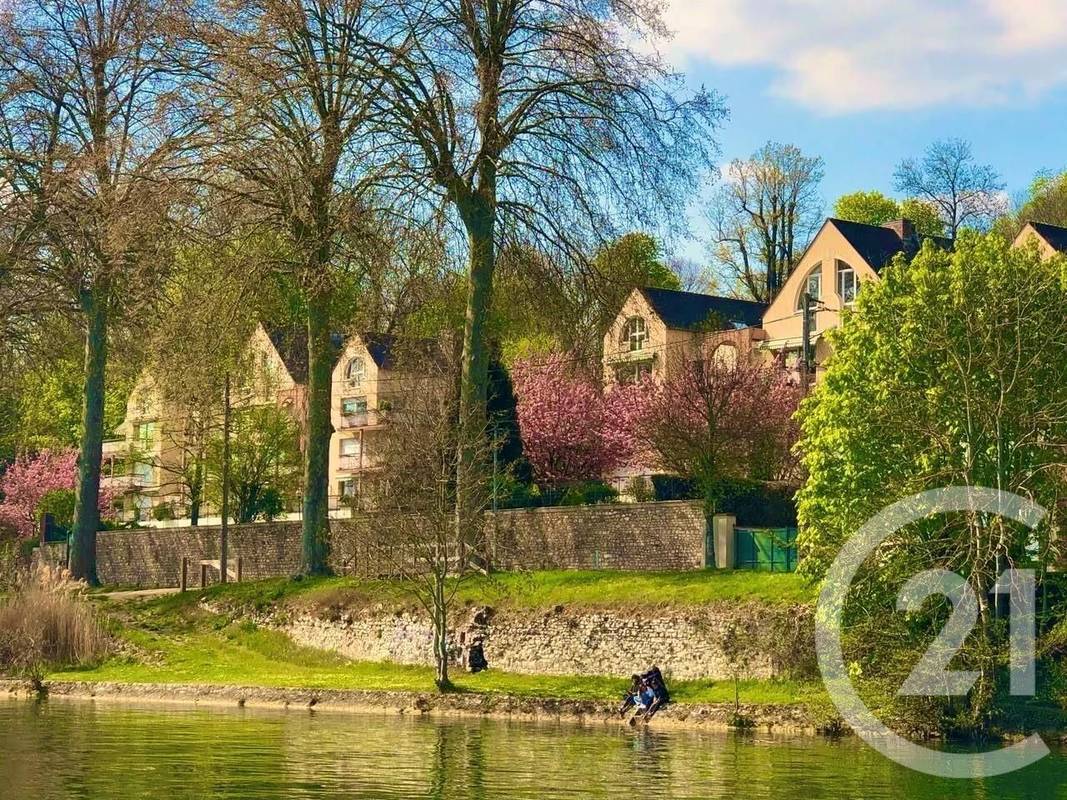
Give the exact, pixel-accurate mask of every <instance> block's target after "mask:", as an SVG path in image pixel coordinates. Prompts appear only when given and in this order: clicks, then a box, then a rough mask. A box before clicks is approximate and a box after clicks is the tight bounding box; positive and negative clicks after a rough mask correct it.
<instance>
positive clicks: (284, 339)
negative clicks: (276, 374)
mask: <svg viewBox="0 0 1067 800" xmlns="http://www.w3.org/2000/svg"><path fill="white" fill-rule="evenodd" d="M263 329H264V330H265V331H266V332H267V336H268V337H270V342H271V344H273V345H274V349H275V350H277V351H278V357H279V358H281V360H282V363H283V364H285V368H286V369H287V370H289V377H290V378H292V379H293V382H294V383H299V384H306V383H307V382H308V334H307V328H305V327H304V326H302V325H293V326H291V327H288V328H285V327H278V326H273V325H266V324H264V326H263ZM344 343H345V335H344V334H343V333H331V334H330V345H331V347H332V348H333V361H335V362H336V360H337V358H338V356H339V355H340V354H341V349H342V348H343V347H344Z"/></svg>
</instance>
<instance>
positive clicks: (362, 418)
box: [341, 411, 383, 430]
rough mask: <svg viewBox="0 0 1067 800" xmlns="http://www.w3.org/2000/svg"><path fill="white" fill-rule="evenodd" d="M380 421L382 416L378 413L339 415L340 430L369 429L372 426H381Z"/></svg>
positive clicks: (359, 412)
mask: <svg viewBox="0 0 1067 800" xmlns="http://www.w3.org/2000/svg"><path fill="white" fill-rule="evenodd" d="M382 421H383V417H382V414H381V413H380V412H378V411H357V412H356V413H354V414H345V413H343V412H342V414H341V428H342V430H351V429H352V428H369V427H372V426H374V425H381V424H382Z"/></svg>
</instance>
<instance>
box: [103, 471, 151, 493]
mask: <svg viewBox="0 0 1067 800" xmlns="http://www.w3.org/2000/svg"><path fill="white" fill-rule="evenodd" d="M151 485H152V481H151V479H149V478H147V477H146V476H144V475H102V476H100V486H101V487H103V488H105V489H111V490H112V491H121V492H132V491H137V490H139V489H145V488H147V487H148V486H151Z"/></svg>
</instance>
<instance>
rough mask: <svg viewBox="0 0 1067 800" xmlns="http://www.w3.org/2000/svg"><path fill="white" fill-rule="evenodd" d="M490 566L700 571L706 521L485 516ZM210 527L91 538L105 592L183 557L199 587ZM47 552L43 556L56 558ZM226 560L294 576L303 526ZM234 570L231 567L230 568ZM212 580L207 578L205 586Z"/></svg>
mask: <svg viewBox="0 0 1067 800" xmlns="http://www.w3.org/2000/svg"><path fill="white" fill-rule="evenodd" d="M486 526H487V538H488V541H489V552H490V558H491V559H492V561H493V564H494V566H495V568H497V569H503V570H539V569H616V570H624V571H625V570H688V569H700V568H702V567H703V566H704V540H705V536H704V515H703V512H702V510H701V506H700V504H699V503H687V502H668V503H638V504H605V505H598V506H575V507H568V508H543V509H521V510H508V511H498V512H496V513H488V514H486ZM356 527H357V526H353V525H352V524H351V523H348V522H346V521H344V520H334V521H333V522H332V523H331V528H332V531H333V539H334V543H333V554H332V556H333V561H334V563H333V567H334V570H335V571H336V572H338V573H339V574H361V575H372V574H374V571H375V567H376V565H377V564H378V561H379V560H378V559H375V558H374V557H373V554H370V553H367V552H363V551H362V550H361V548H360V547H359V542H358V541H356V540H355V539H356V535H355V534H354V533H353V531H354V530H355V528H356ZM219 536H220V530H219V528H217V527H198V528H145V529H138V530H128V531H104V532H101V533H100V534H99V536H98V537H97V561H98V573H99V576H100V580H101V582H102V583H103V584H105V585H108V586H128V587H137V588H163V587H172V586H177V585H178V584H179V581H180V576H181V562H182V559H183V558H188V559H189V561H190V567H189V584H190V585H191V586H197V585H199V581H200V567H199V562H200V561H201V560H217V559H218V558H219ZM59 550H60V548H56V547H55V546H52V547H50V552H49V556H50V557H51V558H53V559H54V558H58V557H59ZM229 553H230V558H231V559H234V560H236V559H237V558H241V560H242V569H243V572H244V577H245V579H246V580H257V579H262V578H270V577H280V576H286V575H293V574H296V573H297V572H298V571H299V569H300V523H299V522H263V523H253V524H248V525H232V526H230V532H229ZM231 568H232V564H231ZM216 579H217V574H216V573H215V572H214V570H212V571H211V572H210V573H209V581H214V580H216Z"/></svg>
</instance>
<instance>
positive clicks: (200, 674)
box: [51, 572, 822, 705]
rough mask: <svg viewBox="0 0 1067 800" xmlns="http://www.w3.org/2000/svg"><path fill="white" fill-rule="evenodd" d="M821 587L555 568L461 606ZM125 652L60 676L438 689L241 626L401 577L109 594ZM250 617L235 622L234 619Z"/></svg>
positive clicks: (741, 597)
mask: <svg viewBox="0 0 1067 800" xmlns="http://www.w3.org/2000/svg"><path fill="white" fill-rule="evenodd" d="M809 599H810V590H809V589H808V587H807V586H805V584H803V583H802V582H801V581H800V580H799V579H798V578H796V577H795V576H792V575H760V574H756V573H741V572H738V573H716V574H711V573H677V574H673V573H668V574H645V575H632V574H621V573H583V572H567V573H563V572H550V573H534V574H524V575H499V576H493V577H492V578H479V579H477V580H474V581H470V582H469V583H466V584H464V586H463V587H462V588H461V589H460V596H459V601H460V603H461V604H463V603H478V604H488V605H494V606H498V607H501V606H513V607H548V608H551V607H554V606H557V605H563V606H566V607H568V608H574V607H588V608H597V607H612V608H616V609H617V608H639V607H640V608H652V607H663V606H672V607H679V606H694V605H701V604H705V603H709V602H720V601H734V602H743V601H748V600H762V601H764V602H768V601H769V602H775V603H798V602H805V601H807V600H809ZM101 602H102V603H103V605H104V609H105V611H106V613H107V615H108V617H109V618H110V619H111V620H112V623H111V624H112V628H113V632H114V634H115V635H116V637H117V638H118V639H119V640H120V641H121V642H122V643H123V648H122V649H123V652H122V654H121V655H118V656H114V657H112V658H110V659H109V660H108V661H106V662H105V663H103V664H100V665H98V666H95V667H93V668H91V669H77V670H65V671H61V672H55V673H53V674H52V676H51V677H52V678H54V679H57V680H84V681H112V682H123V683H160V684H162V683H172V684H203V685H206V684H211V685H243V686H263V687H271V688H308V689H339V690H349V689H360V690H369V691H413V692H424V691H430V690H432V688H433V672H432V670H431V669H429V668H423V667H409V666H400V665H396V664H380V663H363V662H353V661H349V660H347V659H345V658H343V657H341V656H339V655H336V654H334V653H330V652H326V651H321V650H314V649H310V648H306V647H301V646H299V645H297V644H295V643H294V642H293V641H292V640H290V639H289V638H288V637H287V636H285V635H284V634H283V633H280V632H278V631H275V630H271V629H267V628H263V627H259V626H257V625H256V624H254V623H252V622H249V621H240V619H241V616H242V611H248V612H251V611H266V610H268V609H270V610H276V609H278V608H284V607H286V606H289V607H294V608H300V607H304V606H307V605H315V606H323V605H331V604H334V603H344V604H347V605H360V604H374V605H383V606H385V607H390V606H396V607H398V608H400V607H405V606H408V605H410V604H411V600H410V596H409V595H408V594H407V592H406V591H405V590H404V587H403V586H402V585H400V584H399V583H398V582H395V581H372V582H368V581H355V580H352V579H338V578H328V579H317V580H298V581H290V580H270V581H260V582H255V583H244V584H237V585H229V586H217V587H212V588H210V589H208V590H207V591H204V592H190V593H187V594H185V595H169V596H164V597H158V598H153V599H150V600H141V601H134V602H125V603H112V602H107V601H103V600H101ZM235 618H236V619H238V620H239V621H236V622H235V621H233V620H234V619H235ZM454 679H455V683H456V688H457V690H459V691H464V692H474V693H487V694H507V695H512V696H517V697H539V698H553V699H566V700H579V699H583V700H615V699H617V698H618V697H619V696H620V695H621V693H622V691H623V690H624V688H625V681H623V680H618V679H613V678H602V677H557V676H534V675H517V674H508V673H502V672H499V671H496V670H490V671H488V672H485V673H482V674H479V675H467V674H465V673H462V672H460V671H456V673H455V676H454ZM671 688H672V693H673V695H674V698H675V699H676V701H677V702H679V703H694V704H715V703H727V702H731V703H732V702H733V699H734V684H733V682H732V681H722V682H709V681H687V682H678V683H675V684H673V685H672V687H671ZM740 689H741V700H742V702H744V703H751V704H767V705H785V704H807V703H812V702H819V701H820V700H821V697H822V691H821V687H818V686H816V685H814V684H808V683H798V682H791V681H766V682H759V681H746V682H743V683H742V684H741V686H740Z"/></svg>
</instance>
